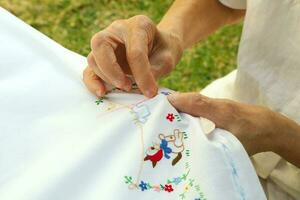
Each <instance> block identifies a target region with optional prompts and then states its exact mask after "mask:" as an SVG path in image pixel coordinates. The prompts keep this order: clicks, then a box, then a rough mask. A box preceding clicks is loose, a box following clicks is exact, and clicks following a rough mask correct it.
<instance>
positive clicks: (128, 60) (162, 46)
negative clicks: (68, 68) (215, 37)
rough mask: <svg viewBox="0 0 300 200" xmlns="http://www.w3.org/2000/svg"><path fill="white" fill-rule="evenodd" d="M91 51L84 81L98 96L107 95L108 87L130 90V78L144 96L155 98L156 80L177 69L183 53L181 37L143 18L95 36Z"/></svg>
mask: <svg viewBox="0 0 300 200" xmlns="http://www.w3.org/2000/svg"><path fill="white" fill-rule="evenodd" d="M91 49H92V51H91V52H90V53H89V55H88V58H87V60H88V66H87V68H86V69H85V70H84V73H83V80H84V82H85V84H86V86H87V87H88V89H89V90H90V91H91V92H92V93H94V94H96V95H97V96H104V95H105V93H106V92H107V90H108V88H107V86H108V85H112V86H115V87H117V88H120V89H122V90H125V91H130V89H131V86H132V80H131V79H130V78H129V77H128V75H132V76H133V79H134V81H135V82H136V84H137V85H138V87H139V89H140V90H141V92H142V93H143V94H144V95H145V96H147V97H153V96H155V95H156V93H157V89H158V87H157V84H156V80H157V79H158V78H159V77H161V76H163V75H166V74H168V73H169V72H170V71H171V70H172V69H173V68H174V66H175V65H176V64H177V62H178V61H179V59H180V58H181V55H182V51H183V49H182V44H181V41H180V39H179V37H177V36H176V35H175V34H173V33H169V32H165V31H163V30H159V29H158V28H157V27H156V25H155V24H154V23H153V22H152V21H151V19H149V18H148V17H146V16H144V15H137V16H134V17H132V18H129V19H125V20H117V21H114V22H113V23H112V24H111V25H110V26H108V27H107V28H105V29H104V30H102V31H100V32H98V33H96V34H95V35H94V36H93V37H92V39H91Z"/></svg>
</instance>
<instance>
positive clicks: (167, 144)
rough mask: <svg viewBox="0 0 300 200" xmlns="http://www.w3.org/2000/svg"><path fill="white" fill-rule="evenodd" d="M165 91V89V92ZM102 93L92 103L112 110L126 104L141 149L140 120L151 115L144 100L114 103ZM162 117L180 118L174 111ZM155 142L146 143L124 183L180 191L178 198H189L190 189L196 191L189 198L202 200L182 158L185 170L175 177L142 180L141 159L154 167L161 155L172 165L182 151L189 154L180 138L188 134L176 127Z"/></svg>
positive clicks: (131, 185)
mask: <svg viewBox="0 0 300 200" xmlns="http://www.w3.org/2000/svg"><path fill="white" fill-rule="evenodd" d="M167 94H169V93H165V94H164V95H167ZM105 99H106V98H105V97H102V98H99V99H98V100H97V101H96V102H95V103H96V104H97V105H100V104H103V103H105V104H106V105H105V107H107V108H106V110H107V111H110V112H112V111H115V110H117V109H123V108H127V109H129V111H130V112H131V113H132V114H133V120H134V122H135V124H136V125H137V126H138V128H139V129H140V131H141V135H140V136H141V143H142V149H144V139H143V137H144V136H143V135H144V133H143V124H145V123H146V122H147V120H148V118H149V116H150V115H151V112H150V109H149V108H148V106H147V105H146V104H142V102H140V103H137V104H135V105H121V104H116V103H113V102H110V101H105ZM166 119H167V120H169V121H170V122H173V121H174V120H176V121H181V118H180V116H179V115H177V114H173V113H168V115H167V116H166ZM158 139H159V142H158V143H154V144H153V145H152V146H151V147H149V148H148V149H147V151H146V156H145V157H144V158H142V159H141V165H140V169H139V171H138V173H137V176H136V180H134V179H133V178H132V176H125V177H124V178H125V184H127V185H128V188H129V189H136V190H139V191H143V192H145V191H154V192H166V193H173V192H174V191H176V190H177V191H180V189H182V192H181V193H179V198H180V199H182V200H183V199H184V200H185V199H187V198H190V195H191V194H189V195H188V193H190V192H191V191H192V190H193V191H194V193H196V194H197V195H196V197H195V198H193V199H195V200H206V198H205V197H204V194H203V192H202V191H201V188H200V186H199V184H195V180H194V179H192V178H190V177H189V173H190V164H189V162H185V163H184V166H185V172H184V173H183V174H182V175H180V176H177V177H173V178H171V179H167V180H166V181H165V182H164V183H158V184H152V183H150V182H147V181H145V180H140V176H141V173H142V170H143V165H144V163H145V161H148V160H149V161H151V163H152V167H153V168H154V167H155V166H156V165H157V163H158V162H159V161H160V160H162V159H168V160H172V161H171V163H172V166H174V165H176V164H177V163H178V162H179V161H180V160H181V159H182V156H183V155H185V156H186V157H189V156H190V155H191V152H190V150H189V149H185V145H184V140H187V139H188V134H187V133H186V132H183V131H180V130H179V129H175V130H174V131H173V133H172V134H163V133H161V134H159V135H158Z"/></svg>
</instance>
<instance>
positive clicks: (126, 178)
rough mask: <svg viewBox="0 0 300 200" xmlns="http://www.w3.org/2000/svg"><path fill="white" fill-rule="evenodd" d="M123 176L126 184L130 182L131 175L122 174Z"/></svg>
mask: <svg viewBox="0 0 300 200" xmlns="http://www.w3.org/2000/svg"><path fill="white" fill-rule="evenodd" d="M124 178H125V183H126V184H131V183H132V177H131V176H124Z"/></svg>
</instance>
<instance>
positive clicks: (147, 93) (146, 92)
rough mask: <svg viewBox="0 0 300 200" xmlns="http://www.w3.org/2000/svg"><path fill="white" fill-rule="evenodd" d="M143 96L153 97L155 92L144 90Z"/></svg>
mask: <svg viewBox="0 0 300 200" xmlns="http://www.w3.org/2000/svg"><path fill="white" fill-rule="evenodd" d="M145 95H146V96H147V97H149V98H151V97H153V96H154V95H155V92H154V91H152V90H146V91H145Z"/></svg>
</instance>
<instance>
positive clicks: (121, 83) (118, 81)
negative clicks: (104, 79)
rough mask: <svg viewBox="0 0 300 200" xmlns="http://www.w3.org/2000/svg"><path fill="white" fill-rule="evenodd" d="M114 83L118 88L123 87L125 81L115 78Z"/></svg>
mask: <svg viewBox="0 0 300 200" xmlns="http://www.w3.org/2000/svg"><path fill="white" fill-rule="evenodd" d="M114 85H115V86H116V87H117V88H122V86H123V82H122V81H120V80H115V81H114Z"/></svg>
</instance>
